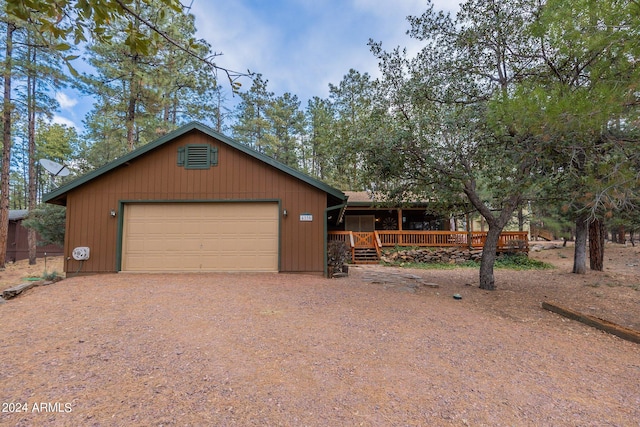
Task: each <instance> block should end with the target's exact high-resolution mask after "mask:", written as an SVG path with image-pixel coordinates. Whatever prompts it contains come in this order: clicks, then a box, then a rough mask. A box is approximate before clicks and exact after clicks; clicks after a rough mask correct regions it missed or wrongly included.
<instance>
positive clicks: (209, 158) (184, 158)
mask: <svg viewBox="0 0 640 427" xmlns="http://www.w3.org/2000/svg"><path fill="white" fill-rule="evenodd" d="M178 166H182V167H184V168H185V169H209V168H210V167H211V166H218V148H217V147H212V146H210V145H207V144H198V145H185V146H184V147H180V148H178Z"/></svg>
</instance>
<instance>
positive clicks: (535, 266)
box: [495, 254, 554, 270]
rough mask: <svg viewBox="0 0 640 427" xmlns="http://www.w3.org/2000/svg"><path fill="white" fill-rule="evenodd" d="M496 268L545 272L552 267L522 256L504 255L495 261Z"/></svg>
mask: <svg viewBox="0 0 640 427" xmlns="http://www.w3.org/2000/svg"><path fill="white" fill-rule="evenodd" d="M495 267H496V268H505V269H509V270H547V269H551V268H554V267H553V265H551V264H547V263H546V262H542V261H538V260H536V259H531V258H529V257H528V256H527V255H524V254H515V255H505V256H501V257H498V259H496V264H495Z"/></svg>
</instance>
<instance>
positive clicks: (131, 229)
mask: <svg viewBox="0 0 640 427" xmlns="http://www.w3.org/2000/svg"><path fill="white" fill-rule="evenodd" d="M278 212H279V210H278V204H277V203H149V204H130V205H125V207H124V225H123V235H122V271H149V272H153V271H278Z"/></svg>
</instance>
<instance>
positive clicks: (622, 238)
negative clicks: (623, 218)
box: [618, 225, 627, 243]
mask: <svg viewBox="0 0 640 427" xmlns="http://www.w3.org/2000/svg"><path fill="white" fill-rule="evenodd" d="M626 234H627V233H626V232H625V230H624V225H621V226H620V228H618V243H625V242H626V241H627V237H626Z"/></svg>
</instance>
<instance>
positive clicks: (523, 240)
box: [329, 230, 529, 252]
mask: <svg viewBox="0 0 640 427" xmlns="http://www.w3.org/2000/svg"><path fill="white" fill-rule="evenodd" d="M486 238H487V232H486V231H472V232H471V233H469V232H466V231H411V230H402V231H398V230H376V232H375V233H356V232H351V231H330V232H329V240H342V241H344V242H346V243H347V244H348V245H349V247H351V248H354V247H379V246H427V247H449V246H454V247H455V246H457V247H472V248H474V249H481V248H482V247H483V246H484V242H485V240H486ZM374 240H377V241H375V242H374ZM376 243H377V244H376ZM469 243H470V244H469ZM498 249H499V250H506V249H509V250H515V251H523V252H527V251H528V250H529V234H528V233H527V232H526V231H503V232H502V233H500V239H499V240H498Z"/></svg>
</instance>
